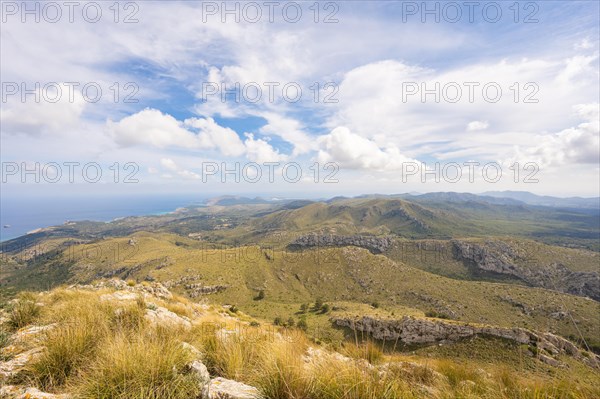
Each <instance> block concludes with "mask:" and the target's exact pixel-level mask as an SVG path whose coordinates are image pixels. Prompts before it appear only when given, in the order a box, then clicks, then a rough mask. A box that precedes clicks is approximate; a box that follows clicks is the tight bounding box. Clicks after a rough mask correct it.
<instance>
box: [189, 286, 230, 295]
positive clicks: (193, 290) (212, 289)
mask: <svg viewBox="0 0 600 399" xmlns="http://www.w3.org/2000/svg"><path fill="white" fill-rule="evenodd" d="M227 288H229V286H228V285H204V284H202V283H197V284H186V285H185V289H186V291H187V293H188V295H189V297H190V298H197V297H199V296H200V295H207V294H216V293H218V292H221V291H225V290H226V289H227Z"/></svg>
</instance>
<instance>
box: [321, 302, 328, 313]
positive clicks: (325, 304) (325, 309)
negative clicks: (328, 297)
mask: <svg viewBox="0 0 600 399" xmlns="http://www.w3.org/2000/svg"><path fill="white" fill-rule="evenodd" d="M327 312H329V304H327V303H324V304H323V306H321V313H327Z"/></svg>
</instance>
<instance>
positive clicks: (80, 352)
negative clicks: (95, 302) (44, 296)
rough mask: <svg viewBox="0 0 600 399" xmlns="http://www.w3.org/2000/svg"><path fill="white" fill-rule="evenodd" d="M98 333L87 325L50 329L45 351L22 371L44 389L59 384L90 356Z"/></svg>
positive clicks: (98, 336) (71, 325)
mask: <svg viewBox="0 0 600 399" xmlns="http://www.w3.org/2000/svg"><path fill="white" fill-rule="evenodd" d="M99 339H100V334H99V331H98V330H97V329H96V326H93V325H87V323H74V324H66V325H63V326H60V327H58V328H56V329H54V330H51V331H50V332H49V333H48V334H47V337H46V340H45V343H44V344H45V347H46V349H45V351H44V352H43V354H42V356H41V357H40V358H39V359H38V360H37V361H35V362H34V363H33V364H31V365H30V366H29V368H28V370H27V371H26V374H28V375H29V376H30V377H31V378H32V379H33V380H34V381H36V383H37V385H38V386H40V387H42V388H43V389H44V390H51V389H55V388H56V387H59V386H61V385H63V384H64V383H65V382H66V381H67V379H68V378H69V376H70V375H71V374H72V373H73V372H74V371H76V370H77V369H78V368H79V367H80V366H81V365H83V364H85V363H86V362H87V361H88V360H89V359H90V358H91V357H92V356H93V354H94V352H95V350H96V347H97V344H98V341H99Z"/></svg>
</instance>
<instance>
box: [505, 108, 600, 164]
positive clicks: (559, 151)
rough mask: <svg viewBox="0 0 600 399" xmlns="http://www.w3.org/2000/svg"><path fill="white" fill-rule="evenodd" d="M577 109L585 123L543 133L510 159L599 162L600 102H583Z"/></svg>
mask: <svg viewBox="0 0 600 399" xmlns="http://www.w3.org/2000/svg"><path fill="white" fill-rule="evenodd" d="M574 109H575V111H576V113H577V115H578V116H579V117H580V118H581V119H582V120H584V122H583V123H580V124H579V125H577V126H576V127H571V128H568V129H565V130H562V131H560V132H558V133H555V134H550V135H540V136H538V138H537V141H538V143H539V144H538V145H536V146H532V147H528V148H521V147H517V148H516V149H515V152H516V154H515V156H514V157H513V158H512V159H510V160H509V163H513V162H515V161H520V162H521V163H523V162H535V163H537V164H538V166H540V167H550V166H563V165H568V164H571V165H572V164H593V165H597V164H598V162H599V160H600V105H599V104H598V103H592V104H581V105H578V106H575V107H574Z"/></svg>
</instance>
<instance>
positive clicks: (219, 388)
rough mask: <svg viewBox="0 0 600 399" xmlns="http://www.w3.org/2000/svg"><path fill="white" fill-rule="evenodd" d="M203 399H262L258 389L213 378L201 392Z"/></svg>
mask: <svg viewBox="0 0 600 399" xmlns="http://www.w3.org/2000/svg"><path fill="white" fill-rule="evenodd" d="M202 398H203V399H262V398H263V397H262V396H261V394H260V392H259V391H258V389H256V388H254V387H252V386H250V385H246V384H243V383H241V382H237V381H233V380H227V379H225V378H221V377H217V378H214V379H213V380H212V381H211V382H210V383H209V384H208V385H207V386H206V387H205V389H204V390H203V392H202Z"/></svg>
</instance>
